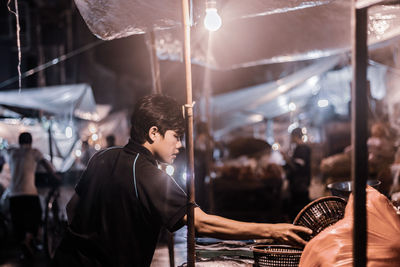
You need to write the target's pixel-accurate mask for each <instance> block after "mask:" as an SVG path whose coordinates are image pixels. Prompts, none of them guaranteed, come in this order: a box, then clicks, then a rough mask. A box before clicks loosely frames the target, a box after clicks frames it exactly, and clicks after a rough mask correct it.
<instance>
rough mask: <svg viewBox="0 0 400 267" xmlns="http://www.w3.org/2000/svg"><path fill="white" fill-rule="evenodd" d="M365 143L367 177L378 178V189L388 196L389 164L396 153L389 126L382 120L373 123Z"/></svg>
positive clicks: (389, 184)
mask: <svg viewBox="0 0 400 267" xmlns="http://www.w3.org/2000/svg"><path fill="white" fill-rule="evenodd" d="M367 145H368V168H369V178H370V179H377V180H380V181H381V184H380V186H379V191H380V192H381V193H382V194H384V195H386V196H388V195H389V191H390V188H391V186H392V183H393V178H392V173H391V170H390V166H391V164H392V163H393V162H394V159H395V153H396V150H395V147H394V142H393V141H392V139H391V138H390V133H389V127H388V126H387V125H385V124H384V123H382V122H378V123H374V124H373V125H372V126H371V136H370V137H369V138H368V140H367Z"/></svg>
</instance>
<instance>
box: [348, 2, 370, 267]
mask: <svg viewBox="0 0 400 267" xmlns="http://www.w3.org/2000/svg"><path fill="white" fill-rule="evenodd" d="M355 4H356V0H353V8H352V65H353V83H352V96H351V101H352V103H351V110H352V123H351V133H352V136H351V139H352V140H351V142H352V145H353V152H352V168H351V169H352V172H351V174H352V180H353V185H354V190H353V194H354V206H353V208H354V221H353V223H354V228H353V229H354V231H353V259H354V263H353V266H355V267H365V266H366V263H367V213H366V193H365V187H366V182H367V177H368V150H367V134H368V112H367V110H368V100H367V58H368V48H367V15H368V10H367V9H366V8H363V9H357V8H356V5H355Z"/></svg>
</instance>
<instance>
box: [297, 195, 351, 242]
mask: <svg viewBox="0 0 400 267" xmlns="http://www.w3.org/2000/svg"><path fill="white" fill-rule="evenodd" d="M346 204H347V202H346V200H344V199H343V198H340V197H335V196H329V197H321V198H318V199H316V200H314V201H312V202H311V203H309V204H308V205H307V206H305V207H304V208H303V209H302V210H301V211H300V212H299V214H297V216H296V218H295V219H294V221H293V224H295V225H301V226H305V227H308V228H310V229H311V230H313V233H312V235H311V236H308V237H306V236H304V237H303V236H302V237H303V238H304V239H305V240H309V239H311V238H313V237H314V236H316V235H317V234H319V233H320V232H322V231H323V230H324V229H325V228H326V227H328V226H330V225H332V224H334V223H336V222H337V221H339V220H340V219H342V218H343V217H344V211H345V208H346Z"/></svg>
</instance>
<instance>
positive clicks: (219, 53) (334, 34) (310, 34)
mask: <svg viewBox="0 0 400 267" xmlns="http://www.w3.org/2000/svg"><path fill="white" fill-rule="evenodd" d="M75 2H76V5H77V7H78V9H79V11H80V13H81V14H82V17H83V18H84V19H85V21H86V23H87V25H88V26H89V28H90V30H91V31H92V32H93V33H94V34H95V35H96V36H98V37H99V38H101V39H104V40H112V39H117V38H121V37H126V36H129V35H132V34H141V33H145V32H150V31H155V36H156V41H155V43H156V47H157V55H158V57H159V58H160V59H165V60H182V55H183V53H182V41H181V28H180V27H177V26H179V25H180V24H181V23H180V15H181V14H180V12H179V10H180V3H179V1H167V0H163V1H155V0H136V1H135V0H133V1H129V0H113V1H111V0H106V1H104V0H91V1H85V0H75ZM217 2H218V4H219V5H218V9H219V13H220V15H221V17H222V20H223V24H222V27H221V29H219V30H218V32H216V33H213V34H212V39H211V40H210V41H209V42H208V41H207V40H208V32H206V31H205V29H204V27H203V23H202V21H203V19H204V14H205V1H192V9H191V14H192V24H193V27H192V34H191V35H192V42H191V45H192V53H191V55H192V62H193V63H197V64H201V65H206V66H209V67H211V68H215V69H234V68H240V67H248V66H255V65H261V64H268V63H278V62H292V61H298V60H309V59H318V58H324V57H328V56H332V55H338V54H342V53H344V52H349V51H350V48H351V41H350V37H351V34H350V29H351V27H350V25H351V22H350V19H351V4H352V1H348V0H326V1H298V0H284V1H282V0H270V1H262V0H247V1H241V0H230V1H217ZM358 2H360V1H358ZM399 15H400V5H391V6H375V7H373V8H370V9H369V18H368V30H369V32H368V41H369V44H370V46H371V47H370V49H371V48H378V47H380V46H382V45H384V44H385V42H386V41H390V40H392V39H393V38H397V36H399V34H400V27H398V25H400V16H399Z"/></svg>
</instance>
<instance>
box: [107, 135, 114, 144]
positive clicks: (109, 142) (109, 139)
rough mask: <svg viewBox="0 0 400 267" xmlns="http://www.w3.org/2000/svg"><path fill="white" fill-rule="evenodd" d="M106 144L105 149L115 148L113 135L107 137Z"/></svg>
mask: <svg viewBox="0 0 400 267" xmlns="http://www.w3.org/2000/svg"><path fill="white" fill-rule="evenodd" d="M106 142H107V147H113V146H115V136H114V135H113V134H110V135H107V137H106Z"/></svg>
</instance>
